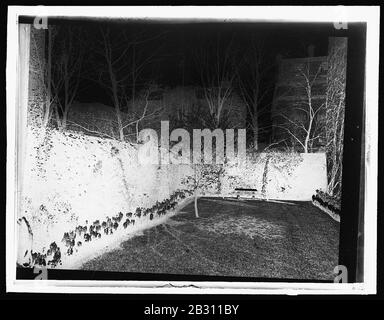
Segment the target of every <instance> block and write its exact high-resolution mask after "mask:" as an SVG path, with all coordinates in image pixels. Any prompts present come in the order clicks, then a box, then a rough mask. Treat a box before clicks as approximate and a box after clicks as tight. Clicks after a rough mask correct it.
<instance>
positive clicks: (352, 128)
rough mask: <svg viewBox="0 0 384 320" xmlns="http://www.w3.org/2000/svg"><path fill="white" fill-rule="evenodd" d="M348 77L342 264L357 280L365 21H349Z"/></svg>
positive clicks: (349, 277) (343, 179) (341, 245)
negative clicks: (351, 22)
mask: <svg viewBox="0 0 384 320" xmlns="http://www.w3.org/2000/svg"><path fill="white" fill-rule="evenodd" d="M347 35H348V54H347V57H348V58H347V81H346V101H345V127H344V153H343V177H342V185H343V190H342V199H341V205H342V215H341V224H340V246H339V264H340V265H344V266H346V267H347V270H348V282H356V266H357V240H358V225H359V200H360V174H359V172H360V156H361V152H362V147H361V145H362V138H363V137H362V125H363V108H364V91H365V87H364V82H365V38H366V25H365V24H363V23H354V24H349V25H348V30H347Z"/></svg>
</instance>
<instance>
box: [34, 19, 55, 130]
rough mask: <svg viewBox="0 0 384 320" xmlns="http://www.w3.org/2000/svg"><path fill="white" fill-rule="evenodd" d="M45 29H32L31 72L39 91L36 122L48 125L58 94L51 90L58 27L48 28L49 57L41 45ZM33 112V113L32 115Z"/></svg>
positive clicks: (35, 115) (35, 109)
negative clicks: (53, 50) (53, 51)
mask: <svg viewBox="0 0 384 320" xmlns="http://www.w3.org/2000/svg"><path fill="white" fill-rule="evenodd" d="M44 32H45V31H44V30H37V29H32V32H31V64H30V65H31V69H30V71H31V73H32V77H33V78H34V81H35V82H34V83H35V86H36V88H38V91H39V93H36V94H37V95H38V98H37V100H38V101H37V104H38V105H37V106H34V107H33V108H34V110H32V114H33V116H34V117H35V119H34V124H36V125H38V126H42V127H46V126H47V125H48V124H49V122H50V119H51V116H52V113H53V112H52V111H53V105H54V101H55V99H56V96H55V95H53V94H52V92H51V66H52V63H51V61H52V47H53V43H54V41H55V35H56V27H53V26H52V27H50V28H48V30H47V34H48V37H47V38H48V43H47V57H45V54H44V50H43V49H44V48H43V47H42V46H41V37H44V36H45V33H44ZM35 100H36V99H35ZM32 114H31V115H32Z"/></svg>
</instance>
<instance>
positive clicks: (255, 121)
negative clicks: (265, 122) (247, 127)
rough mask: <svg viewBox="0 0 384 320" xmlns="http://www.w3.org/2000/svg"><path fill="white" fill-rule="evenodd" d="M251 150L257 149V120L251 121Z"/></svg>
mask: <svg viewBox="0 0 384 320" xmlns="http://www.w3.org/2000/svg"><path fill="white" fill-rule="evenodd" d="M253 148H254V149H255V150H258V149H259V128H258V125H257V119H254V120H253Z"/></svg>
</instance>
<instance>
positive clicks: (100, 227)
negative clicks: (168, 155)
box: [22, 190, 189, 268]
mask: <svg viewBox="0 0 384 320" xmlns="http://www.w3.org/2000/svg"><path fill="white" fill-rule="evenodd" d="M188 194H189V193H188V191H181V190H177V191H175V192H174V193H173V194H171V196H170V197H169V198H168V199H165V200H163V201H161V202H160V201H157V202H156V203H155V204H154V205H153V206H152V207H150V208H143V207H140V208H136V210H135V212H127V213H125V214H124V213H122V212H119V213H118V214H117V215H116V216H113V217H106V219H105V220H104V221H100V220H95V221H94V222H92V223H90V222H88V221H86V223H85V225H78V226H77V227H76V228H75V229H74V230H71V231H69V232H65V233H64V235H63V239H62V245H61V247H60V246H59V245H58V244H57V243H56V242H52V243H51V244H50V245H49V248H48V250H45V249H43V250H42V252H33V251H31V255H30V259H29V262H27V263H24V264H23V265H22V266H23V267H26V268H28V267H33V266H36V265H39V266H49V267H53V268H54V267H57V266H58V265H61V264H62V255H63V254H64V255H67V256H71V255H73V254H74V253H76V252H77V250H78V248H79V247H81V246H83V245H84V244H85V243H87V242H91V241H93V240H96V239H99V238H101V237H105V236H108V235H112V234H113V233H114V232H116V231H117V230H118V229H122V228H124V229H127V228H128V227H129V226H134V225H135V222H136V221H137V220H138V219H142V218H143V217H149V219H150V220H153V219H154V218H155V216H158V217H160V216H163V215H165V214H167V213H168V212H169V211H171V210H174V209H175V207H176V206H177V205H178V204H179V202H180V201H181V200H183V199H185V198H186V197H187V196H188Z"/></svg>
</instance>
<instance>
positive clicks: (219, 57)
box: [196, 38, 237, 126]
mask: <svg viewBox="0 0 384 320" xmlns="http://www.w3.org/2000/svg"><path fill="white" fill-rule="evenodd" d="M235 60H236V59H235V56H234V50H233V46H232V41H231V42H229V43H228V44H225V45H223V46H221V44H220V38H217V42H216V43H215V44H214V45H206V46H204V48H203V49H202V50H200V52H198V53H197V55H196V63H197V67H198V70H199V73H200V80H201V83H202V87H203V88H202V89H203V93H204V98H205V101H206V103H207V106H208V109H209V113H210V115H211V117H212V118H213V119H214V120H215V123H216V126H219V125H220V120H221V116H222V114H223V110H224V107H225V104H226V103H230V100H231V95H232V93H233V90H234V81H235V77H236V68H237V66H236V64H235Z"/></svg>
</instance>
